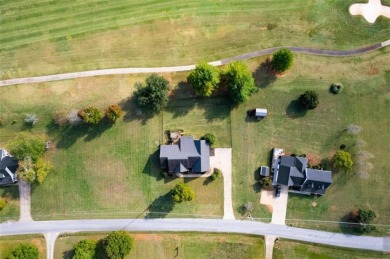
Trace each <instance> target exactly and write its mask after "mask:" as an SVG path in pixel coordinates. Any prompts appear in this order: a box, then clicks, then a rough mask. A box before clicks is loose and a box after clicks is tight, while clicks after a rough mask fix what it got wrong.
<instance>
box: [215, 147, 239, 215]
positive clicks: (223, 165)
mask: <svg viewBox="0 0 390 259" xmlns="http://www.w3.org/2000/svg"><path fill="white" fill-rule="evenodd" d="M210 166H211V167H212V168H218V169H220V170H221V171H222V174H223V219H235V218H234V213H233V202H232V149H231V148H216V149H214V156H211V157H210Z"/></svg>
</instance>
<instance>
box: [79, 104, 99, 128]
mask: <svg viewBox="0 0 390 259" xmlns="http://www.w3.org/2000/svg"><path fill="white" fill-rule="evenodd" d="M77 115H78V116H79V117H80V118H81V119H82V120H83V121H84V123H86V124H90V125H95V124H98V123H99V122H100V120H101V119H102V114H101V113H100V111H99V110H98V109H97V108H95V107H89V108H85V109H82V110H81V111H79V112H78V113H77Z"/></svg>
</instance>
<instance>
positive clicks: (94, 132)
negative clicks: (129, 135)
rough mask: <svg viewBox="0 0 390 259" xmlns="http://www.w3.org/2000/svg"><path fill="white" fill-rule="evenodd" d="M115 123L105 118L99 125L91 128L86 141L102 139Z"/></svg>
mask: <svg viewBox="0 0 390 259" xmlns="http://www.w3.org/2000/svg"><path fill="white" fill-rule="evenodd" d="M113 125H114V123H113V122H112V121H110V120H109V119H108V118H106V117H104V118H103V119H102V120H101V121H100V122H99V123H98V124H97V125H93V126H90V127H89V130H88V131H87V137H86V138H85V139H84V141H91V140H94V139H95V138H98V137H100V136H101V135H102V134H103V133H104V132H105V131H106V130H108V129H110V128H111V127H112V126H113Z"/></svg>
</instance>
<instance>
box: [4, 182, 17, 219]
mask: <svg viewBox="0 0 390 259" xmlns="http://www.w3.org/2000/svg"><path fill="white" fill-rule="evenodd" d="M0 198H5V199H6V200H7V204H6V205H5V207H4V208H3V209H2V210H0V223H1V222H3V221H7V220H18V219H19V189H18V187H17V186H11V187H2V188H0Z"/></svg>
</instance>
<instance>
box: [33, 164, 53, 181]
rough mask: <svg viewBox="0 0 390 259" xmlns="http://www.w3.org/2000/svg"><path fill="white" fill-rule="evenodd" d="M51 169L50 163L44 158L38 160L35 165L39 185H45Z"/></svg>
mask: <svg viewBox="0 0 390 259" xmlns="http://www.w3.org/2000/svg"><path fill="white" fill-rule="evenodd" d="M51 168H52V166H51V164H50V162H48V161H45V160H43V158H38V160H37V161H36V162H35V164H34V171H35V174H36V180H37V182H38V183H39V184H41V183H43V180H45V178H46V176H47V174H48V173H49V172H50V170H51Z"/></svg>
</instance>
